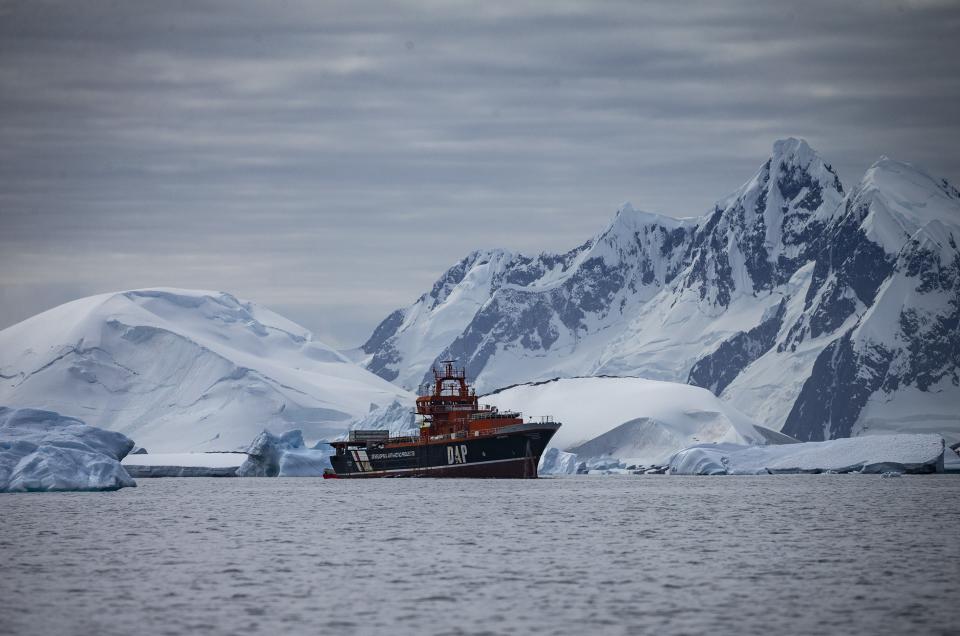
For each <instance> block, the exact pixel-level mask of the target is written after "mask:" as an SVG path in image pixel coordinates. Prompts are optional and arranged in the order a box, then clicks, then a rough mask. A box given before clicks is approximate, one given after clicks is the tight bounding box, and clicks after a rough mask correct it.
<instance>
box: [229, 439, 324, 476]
mask: <svg viewBox="0 0 960 636" xmlns="http://www.w3.org/2000/svg"><path fill="white" fill-rule="evenodd" d="M323 446H324V444H322V443H321V444H317V447H315V448H306V447H305V446H304V443H303V435H302V434H301V432H300V431H298V430H294V431H288V432H286V433H284V434H283V435H279V436H278V435H274V434H273V433H271V432H269V431H263V432H262V433H260V435H258V436H257V438H256V439H255V440H253V443H251V444H250V447H249V448H248V449H247V451H246V452H247V455H248V457H247V460H246V461H245V462H244V463H243V465H241V466H240V468H238V469H237V471H236V474H237V476H238V477H321V476H322V475H323V471H324V469H325V468H330V467H331V465H330V451H328V450H326V449H324V448H323Z"/></svg>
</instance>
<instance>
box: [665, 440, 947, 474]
mask: <svg viewBox="0 0 960 636" xmlns="http://www.w3.org/2000/svg"><path fill="white" fill-rule="evenodd" d="M894 471H895V472H902V473H934V472H938V473H939V472H943V471H944V441H943V438H942V437H940V436H939V435H930V434H924V435H910V434H903V435H869V436H864V437H850V438H844V439H835V440H830V441H826V442H804V443H801V444H786V445H783V446H743V445H740V444H700V445H697V446H692V447H690V448H685V449H683V450H681V451H680V452H678V453H676V454H675V455H674V456H673V457H672V458H671V459H670V462H669V471H668V472H669V473H670V474H671V475H762V474H777V473H825V472H835V473H854V472H856V473H875V474H879V473H884V472H894Z"/></svg>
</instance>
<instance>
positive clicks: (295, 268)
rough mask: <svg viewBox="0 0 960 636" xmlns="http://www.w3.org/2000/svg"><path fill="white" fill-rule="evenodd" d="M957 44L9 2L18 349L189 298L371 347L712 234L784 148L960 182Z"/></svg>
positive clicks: (882, 7) (668, 14) (854, 171)
mask: <svg viewBox="0 0 960 636" xmlns="http://www.w3.org/2000/svg"><path fill="white" fill-rule="evenodd" d="M841 4H842V6H840V5H841ZM958 32H960V8H958V5H957V3H939V2H906V3H887V2H862V3H858V2H850V3H835V2H819V1H818V2H813V3H803V6H800V5H797V4H796V3H789V4H786V3H784V4H780V3H753V2H746V1H743V2H724V3H716V2H702V3H683V5H682V9H681V8H680V6H678V5H677V4H676V3H675V2H644V3H634V2H624V3H616V2H611V3H592V2H591V3H576V2H550V3H539V2H538V3H523V2H515V1H514V2H476V3H462V4H451V3H447V2H422V3H386V2H382V3H357V2H342V3H335V2H327V3H316V2H295V1H287V2H283V3H269V2H263V3H243V2H229V3H226V2H224V3H183V4H180V3H166V2H163V3H150V2H144V3H142V4H140V3H106V2H104V3H99V2H84V3H72V2H62V3H45V2H44V3H40V2H23V3H16V2H7V3H3V4H0V328H2V327H4V326H7V325H9V324H11V323H13V322H15V321H17V320H21V319H23V318H25V317H27V316H29V315H31V314H33V313H36V312H38V311H41V310H43V309H46V308H48V307H50V306H52V305H55V304H58V303H60V302H64V301H66V300H69V299H71V298H74V297H77V296H81V295H85V294H88V293H94V292H100V291H109V290H113V289H122V288H131V287H142V286H148V285H170V286H182V287H200V288H211V289H224V290H228V291H231V292H234V293H236V294H238V295H241V296H244V297H248V298H251V299H254V300H258V301H260V302H262V303H265V304H267V305H269V306H271V307H272V308H274V309H276V310H278V311H280V312H281V313H286V314H287V315H289V316H290V317H292V318H294V319H295V320H298V321H299V322H301V323H303V324H304V325H306V326H308V327H310V328H312V329H314V330H315V331H317V332H318V333H319V334H320V335H321V337H325V338H327V339H328V340H330V341H332V342H333V343H334V344H338V345H341V346H344V345H355V344H358V343H359V342H360V341H362V340H363V339H364V337H365V336H366V335H367V334H368V333H369V331H370V330H371V329H372V327H373V326H374V325H375V323H376V322H377V321H378V320H379V319H380V318H382V317H383V316H384V315H386V313H387V312H388V311H390V310H391V309H393V308H395V307H397V306H401V305H405V304H407V303H409V302H411V301H412V300H413V299H414V298H415V297H416V295H417V294H419V293H420V292H421V291H422V290H423V289H425V288H426V287H428V286H429V285H430V284H431V283H432V282H433V280H434V278H435V277H436V276H437V275H439V273H441V272H442V271H443V270H444V269H445V268H446V267H448V266H449V265H450V264H452V263H453V262H454V261H456V260H457V259H459V258H461V257H462V256H463V255H464V254H465V253H467V252H469V251H470V250H472V249H476V248H479V247H493V246H502V247H508V248H512V249H517V250H527V251H539V250H543V249H547V250H551V249H566V248H569V247H571V246H573V245H574V244H577V243H579V242H581V241H582V240H583V239H585V238H586V237H587V236H589V235H592V234H594V233H596V232H597V231H599V230H600V229H601V228H602V227H603V226H604V225H605V224H606V223H607V222H608V220H609V218H610V217H611V216H612V214H613V212H614V211H615V209H616V206H617V205H618V204H619V203H620V202H621V201H623V200H626V199H629V200H631V201H632V202H633V203H634V205H635V206H637V207H640V208H644V209H648V210H652V211H657V212H661V213H665V214H671V215H674V216H691V215H698V214H701V213H703V212H704V211H705V210H706V209H707V208H708V207H709V206H710V205H711V203H712V202H713V201H714V200H715V199H717V198H720V197H721V196H723V195H724V194H726V193H727V192H729V191H731V190H733V189H734V188H735V187H737V186H738V185H739V184H740V183H742V182H743V181H744V180H746V179H747V178H749V177H750V176H751V175H752V173H753V172H754V171H755V169H756V168H757V167H758V166H759V164H760V163H762V162H763V160H764V159H765V157H766V155H767V154H768V153H769V149H770V145H771V143H772V142H773V140H774V139H776V138H778V137H782V136H786V135H799V136H803V137H806V138H807V139H808V140H809V141H810V142H811V144H812V145H813V146H814V147H816V148H818V149H819V150H820V151H821V152H822V153H823V154H824V155H825V157H826V158H827V159H828V160H829V161H831V162H833V164H834V165H835V166H836V167H837V168H838V169H839V171H840V174H841V177H842V178H843V179H844V180H845V181H846V182H847V183H851V182H853V181H855V180H856V179H858V178H859V176H860V174H861V173H862V172H863V170H864V169H865V168H866V167H867V166H868V165H869V164H870V163H871V162H872V161H873V160H874V159H876V157H877V156H879V155H880V154H888V155H890V156H894V157H896V158H898V159H902V160H906V161H913V162H916V163H919V164H921V165H923V166H925V167H926V168H927V169H929V170H931V171H932V172H934V173H936V174H939V175H942V176H945V177H947V178H949V179H951V180H957V177H958V176H960V153H957V152H956V148H957V143H958V142H960V135H958V124H957V117H956V110H957V104H960V73H958V68H957V67H958V64H957V62H956V60H957V59H958V57H960V50H958V49H960V47H958V45H957V38H956V33H958Z"/></svg>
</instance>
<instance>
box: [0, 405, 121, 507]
mask: <svg viewBox="0 0 960 636" xmlns="http://www.w3.org/2000/svg"><path fill="white" fill-rule="evenodd" d="M132 449H133V441H132V440H131V439H129V438H128V437H126V436H125V435H122V434H120V433H116V432H114V431H105V430H103V429H99V428H96V427H94V426H88V425H87V424H85V423H84V422H82V421H81V420H78V419H76V418H72V417H65V416H63V415H60V414H59V413H54V412H53V411H41V410H37V409H11V408H7V407H0V492H39V491H66V490H117V489H118V488H124V487H127V486H136V485H137V483H136V482H135V481H134V480H133V478H132V477H130V475H129V474H128V473H127V471H126V470H125V469H124V467H123V466H122V465H121V464H120V460H121V459H123V458H124V456H126V454H127V453H129V452H130V451H131V450H132Z"/></svg>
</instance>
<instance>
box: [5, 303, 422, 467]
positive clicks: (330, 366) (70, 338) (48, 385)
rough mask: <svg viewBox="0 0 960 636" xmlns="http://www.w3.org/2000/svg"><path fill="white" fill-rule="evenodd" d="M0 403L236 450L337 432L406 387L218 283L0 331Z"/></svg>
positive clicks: (173, 443)
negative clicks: (270, 436)
mask: <svg viewBox="0 0 960 636" xmlns="http://www.w3.org/2000/svg"><path fill="white" fill-rule="evenodd" d="M0 353H2V355H0V403H4V404H9V405H13V406H29V407H38V408H45V409H51V410H55V411H58V412H60V413H63V414H65V415H69V416H73V417H80V418H83V419H85V420H87V421H91V422H95V423H96V424H97V425H98V426H101V427H104V428H107V429H110V430H115V431H119V432H122V433H124V434H125V435H128V436H129V437H131V438H133V439H135V440H136V442H137V444H138V445H140V446H145V447H147V448H149V449H150V450H151V451H154V452H180V451H196V450H236V449H239V448H241V447H244V446H245V445H246V444H248V443H249V441H250V440H251V439H253V438H254V437H255V436H256V435H257V434H258V433H259V432H260V431H262V430H263V429H264V428H267V429H270V430H275V431H285V430H288V429H291V428H300V429H302V430H303V431H304V433H305V435H307V436H308V437H309V438H314V439H316V438H326V437H330V436H333V435H335V434H339V433H340V432H342V431H343V430H345V428H346V426H347V425H348V423H349V422H350V420H352V419H353V418H355V417H358V416H361V415H363V414H365V413H367V412H368V411H369V410H370V408H371V405H375V406H381V405H385V404H389V403H391V402H392V401H393V400H395V399H398V400H401V401H406V402H410V401H411V400H412V396H411V395H410V394H408V393H407V392H406V391H404V390H402V389H400V388H397V387H396V386H394V385H392V384H390V383H389V382H386V381H385V380H383V379H381V378H378V377H376V376H375V375H373V374H372V373H370V372H368V371H367V370H365V369H363V368H361V367H360V366H358V365H356V364H354V363H352V362H350V361H349V360H347V359H346V358H344V357H343V356H342V355H340V354H339V353H337V352H336V351H334V350H333V349H331V348H330V347H328V346H326V345H324V344H323V343H320V342H317V341H315V340H314V339H313V336H312V335H311V334H310V332H308V331H307V330H306V329H304V328H303V327H300V326H299V325H296V324H295V323H292V322H290V321H289V320H287V319H285V318H283V317H281V316H279V315H277V314H275V313H273V312H271V311H269V310H267V309H264V308H262V307H259V306H257V305H255V304H253V303H250V302H246V301H241V300H238V299H237V298H234V297H233V296H231V295H230V294H226V293H223V292H210V291H197V290H184V289H141V290H134V291H127V292H118V293H110V294H102V295H99V296H91V297H89V298H83V299H80V300H76V301H73V302H70V303H67V304H64V305H61V306H59V307H56V308H54V309H51V310H49V311H46V312H44V313H42V314H39V315H37V316H34V317H32V318H29V319H27V320H25V321H23V322H21V323H19V324H16V325H14V326H12V327H9V328H7V329H4V330H3V331H0Z"/></svg>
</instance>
